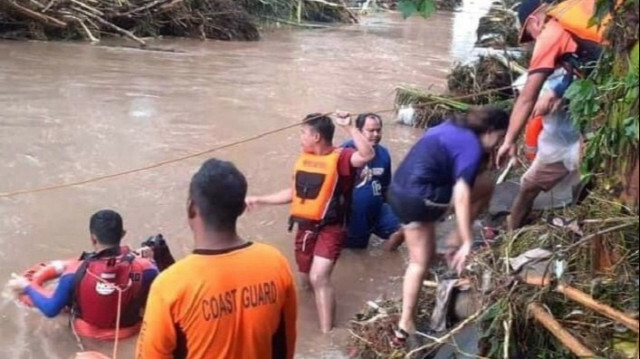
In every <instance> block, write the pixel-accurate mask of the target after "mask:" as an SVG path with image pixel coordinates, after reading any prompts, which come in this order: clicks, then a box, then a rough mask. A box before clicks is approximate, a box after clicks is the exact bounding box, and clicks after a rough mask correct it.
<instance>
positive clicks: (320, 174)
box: [291, 149, 340, 223]
mask: <svg viewBox="0 0 640 359" xmlns="http://www.w3.org/2000/svg"><path fill="white" fill-rule="evenodd" d="M339 159H340V149H336V150H335V151H333V152H332V153H330V154H328V155H324V156H318V155H313V154H308V153H304V154H302V155H301V156H300V157H299V158H298V160H297V161H296V164H295V166H294V186H293V201H292V203H291V219H292V220H293V221H308V222H318V223H320V222H323V221H325V220H329V218H327V217H328V215H329V213H328V212H329V210H330V207H331V205H332V200H333V199H334V197H335V193H336V187H337V185H338V179H339V177H340V176H339V173H338V160H339ZM331 220H333V218H331ZM336 220H337V218H336Z"/></svg>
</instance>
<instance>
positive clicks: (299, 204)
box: [246, 113, 375, 333]
mask: <svg viewBox="0 0 640 359" xmlns="http://www.w3.org/2000/svg"><path fill="white" fill-rule="evenodd" d="M336 123H337V124H338V125H339V126H340V127H342V128H344V129H345V130H346V131H347V132H348V133H349V135H350V136H351V138H352V139H353V142H354V145H355V148H356V149H355V150H354V149H352V148H343V149H339V148H336V147H334V146H333V134H334V132H335V126H334V124H333V122H332V120H331V118H329V117H328V116H323V115H321V114H311V115H308V116H307V117H306V118H305V119H304V121H303V124H302V129H301V131H300V143H301V146H302V152H303V153H302V155H301V156H300V157H299V159H298V160H297V162H296V165H295V168H294V174H293V177H294V186H293V188H287V189H285V190H282V191H280V192H277V193H274V194H271V195H268V196H262V197H248V198H247V201H246V202H247V205H248V207H249V208H250V209H251V208H253V207H255V206H258V205H284V204H289V203H290V204H291V218H290V222H291V224H290V226H291V228H292V227H293V225H294V224H295V223H297V224H298V231H297V233H296V238H295V254H296V262H297V264H298V270H299V271H300V274H301V279H302V281H303V285H305V286H307V287H308V286H309V284H310V285H311V288H312V289H313V292H314V294H315V298H316V307H317V309H318V315H319V317H320V328H321V330H322V332H323V333H327V332H329V331H331V329H332V328H333V320H334V313H335V297H334V289H333V287H332V286H331V272H332V271H333V268H334V265H335V263H336V260H337V259H338V257H339V255H340V251H341V249H342V247H343V243H344V240H345V238H346V234H347V232H346V225H347V217H348V213H349V210H350V200H351V193H352V189H353V182H354V176H355V173H356V168H361V167H364V166H365V165H366V164H367V163H368V162H369V161H371V160H372V159H373V157H374V155H375V152H374V150H373V148H372V147H371V144H369V142H368V141H367V139H366V138H365V137H364V136H363V135H362V133H361V132H360V131H358V130H357V129H356V128H355V127H352V126H351V118H350V116H349V115H348V114H344V113H337V114H336Z"/></svg>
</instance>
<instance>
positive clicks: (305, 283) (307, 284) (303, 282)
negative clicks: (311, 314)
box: [299, 273, 313, 291]
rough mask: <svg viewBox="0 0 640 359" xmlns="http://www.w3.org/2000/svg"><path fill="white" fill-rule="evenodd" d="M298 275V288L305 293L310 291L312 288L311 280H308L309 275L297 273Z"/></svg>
mask: <svg viewBox="0 0 640 359" xmlns="http://www.w3.org/2000/svg"><path fill="white" fill-rule="evenodd" d="M299 274H300V288H302V289H303V290H305V291H310V290H312V289H313V288H312V287H311V280H310V279H309V273H299Z"/></svg>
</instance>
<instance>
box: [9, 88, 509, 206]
mask: <svg viewBox="0 0 640 359" xmlns="http://www.w3.org/2000/svg"><path fill="white" fill-rule="evenodd" d="M511 88H512V86H504V87H500V88H495V89H491V90H486V91H480V92H476V93H473V94H469V95H465V96H458V97H452V98H448V99H449V100H453V101H456V100H464V99H469V98H473V97H476V96H482V95H488V94H492V93H495V92H500V91H504V90H508V89H511ZM439 102H440V101H437V100H434V101H428V102H423V103H418V104H416V105H414V106H416V107H418V108H419V107H425V106H429V105H433V104H437V103H439ZM393 111H396V109H395V108H393V109H384V110H380V111H374V112H376V113H386V112H393ZM330 114H331V112H329V113H326V114H323V115H320V116H317V117H313V118H310V119H308V120H307V121H311V120H313V119H315V118H318V117H321V116H328V115H330ZM300 124H301V123H300V122H297V123H294V124H291V125H287V126H284V127H280V128H276V129H273V130H270V131H267V132H263V133H260V134H257V135H254V136H251V137H247V138H244V139H241V140H237V141H234V142H231V143H227V144H224V145H220V146H216V147H213V148H209V149H206V150H203V151H200V152H196V153H192V154H190V155H186V156H182V157H177V158H173V159H169V160H164V161H160V162H156V163H152V164H149V165H146V166H143V167H138V168H134V169H130V170H125V171H120V172H114V173H110V174H106V175H102V176H96V177H92V178H88V179H85V180H79V181H75V182H68V183H61V184H57V185H51V186H44V187H36V188H27V189H21V190H17V191H12V192H2V193H0V198H9V197H15V196H18V195H24V194H32V193H39V192H47V191H53V190H57V189H62V188H67V187H75V186H81V185H85V184H88V183H94V182H100V181H104V180H108V179H112V178H116V177H122V176H126V175H130V174H134V173H139V172H144V171H148V170H151V169H154V168H158V167H163V166H166V165H169V164H173V163H177V162H182V161H186V160H189V159H192V158H196V157H200V156H203V155H206V154H209V153H212V152H215V151H219V150H222V149H226V148H231V147H235V146H239V145H242V144H245V143H248V142H253V141H256V140H258V139H261V138H263V137H266V136H270V135H273V134H276V133H278V132H282V131H286V130H288V129H291V128H294V127H298V126H300Z"/></svg>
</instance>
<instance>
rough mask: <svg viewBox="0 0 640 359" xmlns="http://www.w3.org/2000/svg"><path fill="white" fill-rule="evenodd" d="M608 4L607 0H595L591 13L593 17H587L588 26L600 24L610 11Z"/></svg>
mask: <svg viewBox="0 0 640 359" xmlns="http://www.w3.org/2000/svg"><path fill="white" fill-rule="evenodd" d="M609 6H610V5H609V0H598V1H597V2H596V10H595V14H593V17H592V18H591V19H589V24H588V26H589V27H592V26H596V25H598V26H600V23H601V22H602V20H603V19H604V18H605V17H606V16H607V15H608V14H609V13H610V12H611V10H610V7H609Z"/></svg>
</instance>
